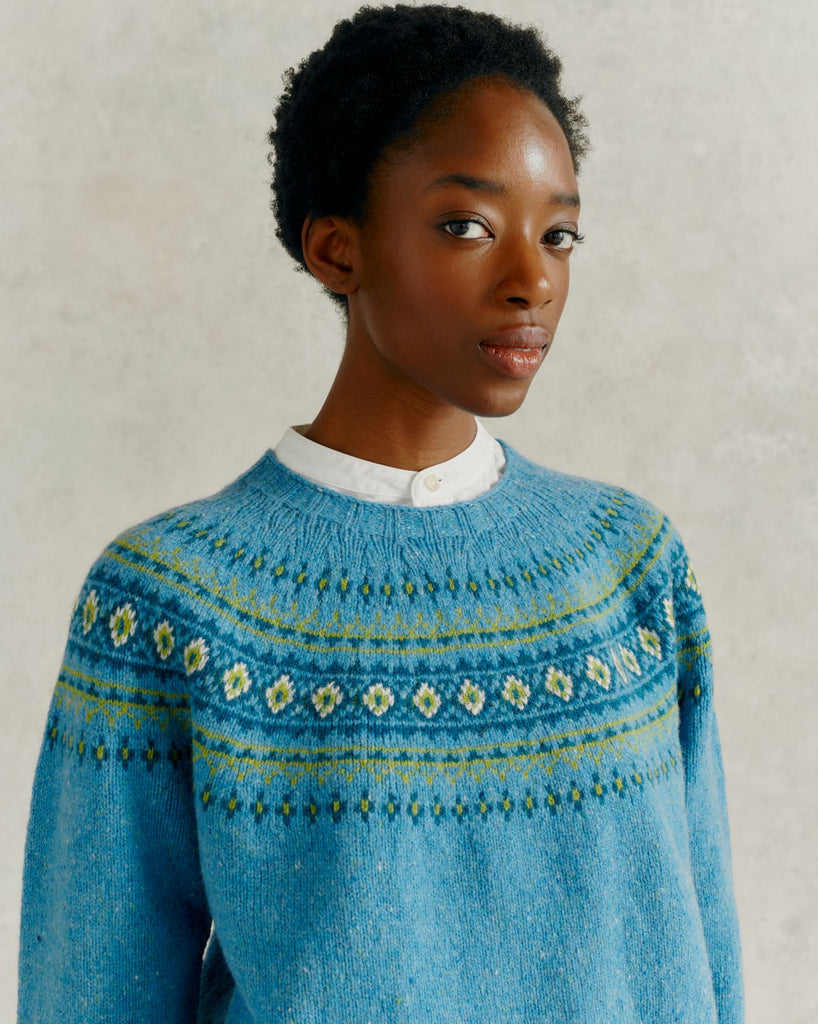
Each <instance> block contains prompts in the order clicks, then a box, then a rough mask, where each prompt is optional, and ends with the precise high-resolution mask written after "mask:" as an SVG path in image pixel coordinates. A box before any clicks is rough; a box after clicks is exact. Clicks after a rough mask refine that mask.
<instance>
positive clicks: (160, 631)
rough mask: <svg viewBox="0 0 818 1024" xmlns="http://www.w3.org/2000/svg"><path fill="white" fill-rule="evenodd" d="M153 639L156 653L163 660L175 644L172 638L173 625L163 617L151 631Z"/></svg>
mask: <svg viewBox="0 0 818 1024" xmlns="http://www.w3.org/2000/svg"><path fill="white" fill-rule="evenodd" d="M153 641H154V643H155V644H156V653H157V654H158V655H159V657H160V658H161V659H162V661H164V660H165V659H166V658H167V657H168V656H169V655H170V653H171V651H172V650H173V648H174V647H175V645H176V642H175V640H174V639H173V626H171V624H170V623H169V622H168V620H167V619H165V621H164V622H160V623H159V625H158V626H157V627H156V629H155V630H154V631H153Z"/></svg>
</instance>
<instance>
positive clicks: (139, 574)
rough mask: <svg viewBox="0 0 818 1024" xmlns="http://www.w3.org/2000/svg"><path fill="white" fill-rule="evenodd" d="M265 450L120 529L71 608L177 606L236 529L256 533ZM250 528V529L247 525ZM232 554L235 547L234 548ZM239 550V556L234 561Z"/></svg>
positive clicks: (122, 610)
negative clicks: (196, 493)
mask: <svg viewBox="0 0 818 1024" xmlns="http://www.w3.org/2000/svg"><path fill="white" fill-rule="evenodd" d="M266 458H267V454H266V453H265V455H264V456H262V457H261V458H260V459H259V460H258V461H257V462H256V463H254V464H253V466H251V467H250V469H248V470H246V471H245V472H243V473H242V474H241V475H240V476H238V477H237V478H235V479H234V480H232V481H231V482H230V483H228V484H227V485H225V486H224V487H222V488H221V489H220V490H218V491H216V492H214V493H211V494H209V495H205V496H203V497H199V498H195V499H191V500H189V501H187V502H184V503H182V504H179V505H175V506H172V507H169V508H166V509H163V510H162V511H160V512H157V513H155V514H153V515H151V516H149V517H148V518H146V519H143V520H141V521H139V522H137V523H135V524H133V525H132V526H129V527H127V528H126V529H123V530H121V531H120V532H119V533H117V534H116V535H115V536H114V537H113V538H112V539H111V540H110V541H109V542H108V543H107V544H105V545H104V547H103V548H102V549H101V551H100V552H99V554H98V555H97V557H96V558H95V559H94V561H93V563H92V564H91V566H90V568H89V570H88V572H87V574H86V577H85V579H84V581H83V584H82V587H81V589H80V593H79V595H78V597H77V601H76V603H75V607H74V611H75V613H76V614H77V615H78V616H81V615H82V611H83V608H84V607H85V605H86V603H88V602H90V605H89V607H88V610H87V612H86V614H87V615H92V614H94V609H95V607H97V606H98V607H99V611H100V613H101V612H102V611H103V606H104V609H105V610H106V611H107V612H109V613H110V615H111V616H112V617H113V616H115V615H117V614H119V615H124V616H125V618H126V619H128V618H130V617H132V618H136V617H139V616H142V617H143V618H144V616H145V613H146V612H147V610H148V609H149V608H150V607H151V606H156V607H164V608H168V607H171V608H173V609H176V610H178V609H179V608H180V607H181V606H183V605H184V604H185V603H186V602H187V599H188V598H189V596H190V594H191V593H192V592H193V591H195V590H196V587H197V584H198V583H201V582H202V581H204V580H205V579H206V578H210V577H211V576H212V575H213V569H214V567H215V564H216V563H219V564H220V565H223V564H224V561H225V560H224V557H223V555H224V552H223V549H224V548H226V547H229V546H230V545H231V543H232V538H233V536H234V535H235V534H236V532H237V529H238V532H239V533H241V534H242V535H246V534H247V533H248V532H251V528H252V519H253V516H254V515H256V514H257V513H256V511H255V509H256V507H257V504H258V503H257V501H256V500H255V497H254V494H255V492H254V487H255V484H256V478H257V476H258V471H259V468H260V467H261V466H262V464H263V463H264V462H265V461H266ZM248 528H249V529H248ZM234 554H235V553H234ZM241 554H242V552H238V554H236V555H235V557H236V560H238V558H240V557H241Z"/></svg>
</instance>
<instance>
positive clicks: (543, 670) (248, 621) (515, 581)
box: [18, 439, 744, 1024]
mask: <svg viewBox="0 0 818 1024" xmlns="http://www.w3.org/2000/svg"><path fill="white" fill-rule="evenodd" d="M498 440H499V439H498ZM500 444H501V445H502V447H503V450H504V453H505V458H506V467H505V471H504V473H503V476H502V477H501V479H500V480H499V481H498V483H497V484H496V485H495V486H494V487H492V488H491V489H490V490H488V491H486V492H485V493H484V494H481V495H480V496H479V497H477V498H474V499H472V500H468V501H459V502H455V503H453V504H450V505H445V506H437V507H418V508H415V507H410V506H402V505H390V504H385V503H378V502H367V501H362V500H359V499H357V498H354V497H351V496H348V495H344V494H340V493H338V492H336V491H333V490H331V489H328V488H326V487H323V486H321V485H320V484H317V483H314V482H311V481H309V480H307V479H306V478H305V477H303V476H301V475H299V474H298V473H295V472H293V471H292V470H291V469H288V468H287V467H286V466H284V465H283V464H282V463H281V462H280V461H279V460H278V459H277V458H276V456H275V453H274V452H273V451H272V450H271V449H269V450H267V451H266V452H265V453H264V455H262V457H261V458H260V459H259V460H258V461H257V462H256V463H255V464H254V465H253V466H251V468H250V469H248V470H247V471H246V472H244V473H242V474H241V476H239V477H238V479H236V480H235V481H233V482H232V483H230V484H229V485H227V486H226V487H224V488H223V489H222V490H220V491H218V492H217V493H216V494H213V495H211V496H209V497H206V498H202V499H199V500H196V501H191V502H189V503H187V504H185V505H183V506H180V507H178V508H174V509H171V510H169V511H166V512H163V513H160V514H158V515H156V516H153V517H152V518H150V519H148V520H146V521H144V522H142V523H140V524H138V525H136V526H134V527H133V528H131V529H128V530H126V531H124V532H123V533H121V534H120V535H119V536H118V537H116V538H115V539H114V540H113V541H112V542H111V543H110V544H108V545H107V546H106V547H105V549H104V550H103V551H102V552H101V554H100V556H99V557H98V558H97V559H96V561H95V562H94V564H93V565H92V567H91V568H90V570H89V572H88V574H87V577H86V579H85V581H84V583H83V585H82V588H81V590H80V593H79V595H78V597H77V601H76V603H75V607H74V610H73V613H72V616H71V620H70V625H69V631H68V638H67V643H66V648H65V656H64V660H63V664H62V666H61V668H60V670H59V674H58V679H57V682H56V686H55V689H54V694H53V699H52V702H51V707H50V709H49V714H48V722H47V726H46V730H45V736H44V741H43V746H42V750H41V753H40V758H39V762H38V766H37V770H36V775H35V780H34V793H33V799H32V804H31V816H30V821H29V830H28V836H27V843H26V858H25V871H24V879H23V905H22V926H21V945H20V961H19V969H20V988H19V1001H18V1021H19V1022H20V1024H35V1022H36V1024H46V1022H48V1024H54V1022H66V1024H67V1022H75V1021H76V1022H83V1024H101V1022H117V1024H127V1022H134V1024H137V1022H138V1024H142V1022H144V1024H147V1022H154V1021H155V1022H159V1021H161V1022H163V1024H177V1022H187V1024H194V1022H199V1024H205V1022H207V1024H213V1022H216V1021H219V1022H227V1024H251V1022H258V1024H610V1022H616V1024H670V1022H674V1024H741V1022H742V1021H743V1019H744V1013H743V1002H744V996H743V985H742V968H741V945H740V937H739V927H738V920H737V914H736V906H735V898H734V892H733V879H732V867H731V856H730V832H729V825H728V817H727V809H726V802H725V784H724V772H723V765H722V756H721V748H720V742H719V732H718V726H717V722H716V717H715V713H714V706H713V674H712V659H711V647H710V636H709V632H708V627H707V621H706V617H705V611H704V607H703V604H702V598H701V594H700V591H699V586H698V583H697V580H696V576H695V573H694V570H693V567H692V566H691V563H690V560H689V558H688V554H687V551H686V549H685V547H684V544H683V542H682V540H681V537H680V535H679V533H678V531H677V530H676V528H675V526H674V525H673V523H672V522H671V521H670V520H669V518H668V517H667V516H666V515H665V514H664V513H663V512H661V511H660V510H659V509H658V508H656V506H654V505H653V504H652V503H650V502H649V501H647V500H646V499H645V498H642V497H640V496H638V495H636V494H634V493H632V492H630V491H627V490H625V489H623V488H621V487H617V486H614V485H611V484H606V483H601V482H597V481H593V480H588V479H584V478H581V477H577V476H571V475H568V474H566V473H562V472H558V471H555V470H553V469H549V468H546V467H544V466H540V465H537V464H536V463H534V462H532V461H530V460H529V459H527V458H525V457H524V456H523V455H522V454H521V453H519V452H518V451H517V450H516V449H514V448H513V447H512V446H511V445H509V444H508V443H507V442H505V441H502V440H500ZM203 956H204V962H203Z"/></svg>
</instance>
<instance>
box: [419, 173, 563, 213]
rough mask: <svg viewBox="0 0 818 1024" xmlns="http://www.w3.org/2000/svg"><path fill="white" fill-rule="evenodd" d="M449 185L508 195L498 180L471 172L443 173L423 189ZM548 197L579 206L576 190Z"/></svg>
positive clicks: (560, 203) (558, 203) (556, 201)
mask: <svg viewBox="0 0 818 1024" xmlns="http://www.w3.org/2000/svg"><path fill="white" fill-rule="evenodd" d="M450 185H460V186H462V187H463V188H469V189H472V191H474V192H487V193H488V194H489V195H492V196H505V195H508V189H507V188H506V187H505V185H501V184H500V182H499V181H490V180H489V179H488V178H476V177H474V175H472V174H445V175H444V176H443V177H442V178H435V180H434V181H432V182H430V183H429V184H428V185H427V186H426V188H424V190H423V191H424V192H430V191H431V190H432V189H440V188H447V187H448V186H450ZM549 198H550V199H551V202H552V203H553V204H554V205H558V206H579V196H578V195H577V193H576V192H552V193H551V196H550V197H549Z"/></svg>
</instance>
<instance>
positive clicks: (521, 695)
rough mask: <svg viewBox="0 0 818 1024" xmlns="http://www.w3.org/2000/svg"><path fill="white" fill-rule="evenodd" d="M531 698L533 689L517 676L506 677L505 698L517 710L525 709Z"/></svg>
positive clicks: (504, 684) (504, 685)
mask: <svg viewBox="0 0 818 1024" xmlns="http://www.w3.org/2000/svg"><path fill="white" fill-rule="evenodd" d="M530 696H531V687H530V686H528V685H526V684H525V683H524V682H523V681H522V680H521V679H518V678H517V677H516V676H506V678H505V682H504V683H503V698H504V700H507V701H508V702H509V704H513V705H514V707H515V708H524V707H525V706H526V704H527V703H528V698H529V697H530Z"/></svg>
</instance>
